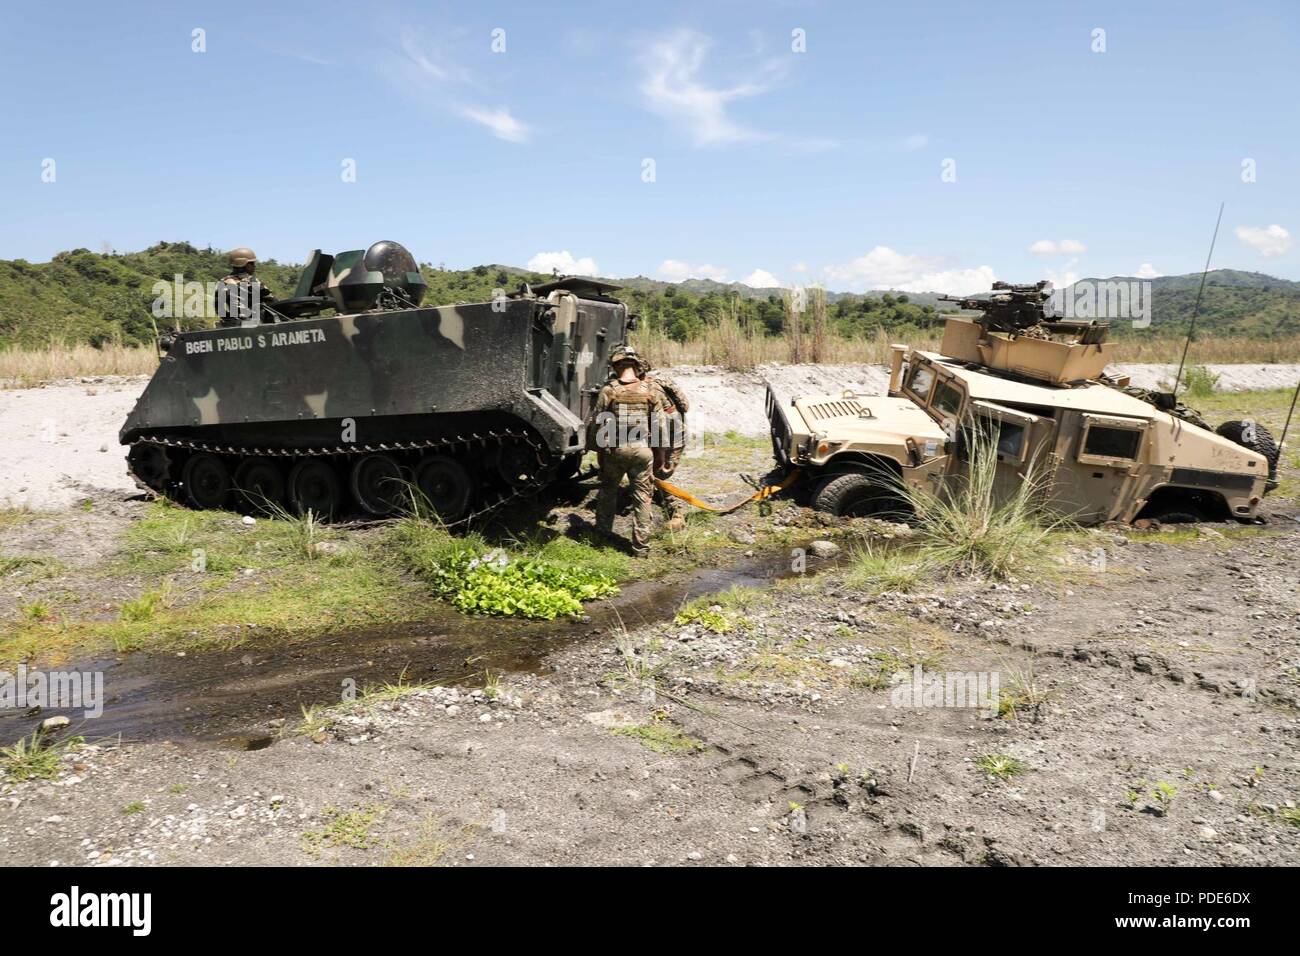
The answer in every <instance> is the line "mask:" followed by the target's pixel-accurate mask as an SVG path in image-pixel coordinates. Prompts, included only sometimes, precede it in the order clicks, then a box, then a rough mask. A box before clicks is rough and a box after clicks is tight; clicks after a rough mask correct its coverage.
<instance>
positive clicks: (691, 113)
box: [641, 30, 772, 146]
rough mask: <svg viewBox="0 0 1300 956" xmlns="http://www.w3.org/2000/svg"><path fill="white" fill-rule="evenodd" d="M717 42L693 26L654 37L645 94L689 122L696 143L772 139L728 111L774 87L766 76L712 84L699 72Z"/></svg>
mask: <svg viewBox="0 0 1300 956" xmlns="http://www.w3.org/2000/svg"><path fill="white" fill-rule="evenodd" d="M710 46H711V43H710V41H709V38H708V37H706V36H704V35H703V34H700V33H695V32H693V31H691V30H678V31H677V32H675V33H672V34H669V35H668V36H665V37H661V38H659V39H658V40H656V41H654V42H653V43H652V44H651V45H650V48H649V49H648V50H647V51H646V52H645V54H644V55H643V56H642V58H641V65H642V69H643V71H644V75H643V76H642V78H641V94H642V96H644V97H645V103H646V106H647V107H648V108H649V109H650V110H651V111H653V112H655V113H658V114H659V115H660V116H663V117H664V118H665V119H667V120H669V121H670V122H673V123H675V124H677V125H679V126H681V127H682V128H684V129H685V130H686V131H687V133H688V134H689V135H690V137H691V140H692V141H693V142H694V144H695V145H696V146H723V145H727V144H729V143H740V142H745V141H748V140H757V139H770V138H772V137H771V136H770V135H769V134H767V133H762V132H759V131H758V130H753V129H749V128H748V127H745V126H743V125H741V124H740V123H737V122H736V121H735V120H733V119H732V118H731V117H730V116H728V115H727V107H728V104H729V103H731V102H732V101H733V100H737V99H741V98H743V97H746V96H756V95H758V94H759V93H763V92H765V91H766V90H767V89H768V86H767V85H765V84H764V83H761V82H748V83H739V84H737V85H735V86H730V87H715V86H709V85H708V84H707V83H706V82H705V81H704V80H703V79H701V78H700V76H699V73H700V69H701V67H703V66H704V58H705V55H706V54H707V53H708V50H709V47H710Z"/></svg>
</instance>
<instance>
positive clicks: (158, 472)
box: [126, 442, 171, 491]
mask: <svg viewBox="0 0 1300 956" xmlns="http://www.w3.org/2000/svg"><path fill="white" fill-rule="evenodd" d="M126 461H127V464H128V465H129V466H130V468H131V474H133V475H135V476H136V477H137V478H139V479H140V480H141V481H143V482H144V483H145V485H146V486H147V487H149V488H152V489H153V490H154V491H163V490H164V489H165V488H166V486H167V472H168V470H169V469H170V468H171V458H170V456H168V454H167V449H166V448H163V447H162V446H161V445H152V444H150V443H148V442H141V443H140V444H138V445H132V446H131V451H130V452H128V453H127V456H126Z"/></svg>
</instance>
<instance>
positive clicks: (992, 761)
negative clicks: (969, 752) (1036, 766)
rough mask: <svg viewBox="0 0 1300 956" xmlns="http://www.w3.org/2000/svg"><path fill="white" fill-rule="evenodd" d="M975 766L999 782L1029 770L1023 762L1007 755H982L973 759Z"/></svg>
mask: <svg viewBox="0 0 1300 956" xmlns="http://www.w3.org/2000/svg"><path fill="white" fill-rule="evenodd" d="M975 766H977V767H979V768H980V769H981V770H983V771H984V772H985V773H987V774H988V775H989V776H991V777H997V778H998V779H999V780H1005V779H1006V778H1008V777H1014V776H1016V775H1018V774H1022V773H1024V772H1025V771H1026V770H1028V769H1029V768H1028V767H1027V766H1026V765H1025V762H1024V761H1023V760H1018V759H1017V758H1015V757H1010V756H1008V755H1007V754H983V755H982V756H979V757H976V758H975Z"/></svg>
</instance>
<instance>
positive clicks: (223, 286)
mask: <svg viewBox="0 0 1300 956" xmlns="http://www.w3.org/2000/svg"><path fill="white" fill-rule="evenodd" d="M229 260H230V275H228V276H225V277H224V278H222V280H221V281H220V282H218V283H217V289H216V294H215V295H214V300H213V308H214V309H215V310H216V313H217V324H218V325H219V326H221V327H222V328H235V327H237V326H240V325H243V324H244V322H245V320H247V319H252V318H256V319H257V320H258V321H260V322H268V321H274V317H273V316H271V315H270V314H269V313H264V312H262V310H261V308H260V307H259V306H260V303H262V302H267V303H271V302H274V301H275V296H274V295H272V294H271V291H270V290H269V289H267V288H266V286H264V285H262V283H261V282H259V281H258V280H257V278H256V276H255V275H254V273H255V272H256V271H257V254H256V253H255V252H253V250H252V249H249V248H247V247H246V246H240V247H239V248H238V249H232V250H231V251H230V256H229Z"/></svg>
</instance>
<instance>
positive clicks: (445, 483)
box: [415, 455, 474, 524]
mask: <svg viewBox="0 0 1300 956" xmlns="http://www.w3.org/2000/svg"><path fill="white" fill-rule="evenodd" d="M415 487H416V488H418V489H419V490H420V494H422V495H423V496H424V500H425V501H427V502H428V503H429V507H431V508H432V509H433V510H434V511H435V512H436V513H437V515H438V517H439V518H440V519H442V521H443V522H445V523H447V524H451V523H452V522H454V521H459V520H460V519H461V518H463V517H465V514H466V512H468V511H469V499H470V495H471V494H472V493H473V491H474V485H473V482H471V481H470V477H469V473H468V472H467V471H465V468H464V467H463V466H462V465H461V464H460V462H458V461H456V460H454V459H452V458H447V457H446V456H444V455H429V456H428V457H426V458H423V459H421V460H420V463H419V464H418V465H416V466H415Z"/></svg>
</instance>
